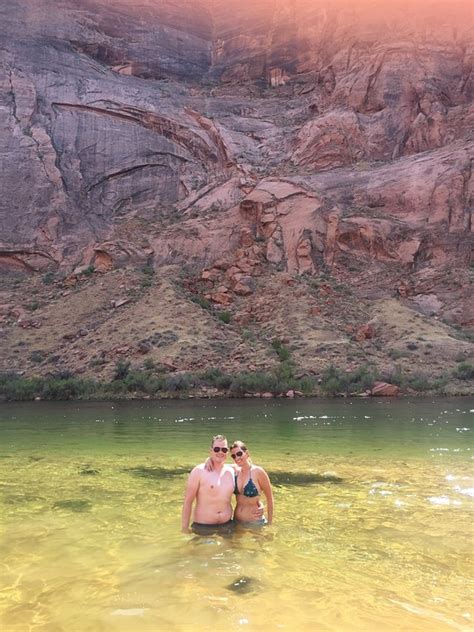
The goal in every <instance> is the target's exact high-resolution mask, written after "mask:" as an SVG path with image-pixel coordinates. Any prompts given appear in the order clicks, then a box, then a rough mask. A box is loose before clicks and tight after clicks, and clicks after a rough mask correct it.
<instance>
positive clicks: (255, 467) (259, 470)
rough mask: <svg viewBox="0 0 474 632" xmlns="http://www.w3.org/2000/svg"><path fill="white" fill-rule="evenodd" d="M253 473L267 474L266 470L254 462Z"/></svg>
mask: <svg viewBox="0 0 474 632" xmlns="http://www.w3.org/2000/svg"><path fill="white" fill-rule="evenodd" d="M252 474H266V472H265V470H264V469H263V467H260V465H255V464H252Z"/></svg>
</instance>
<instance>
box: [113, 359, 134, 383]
mask: <svg viewBox="0 0 474 632" xmlns="http://www.w3.org/2000/svg"><path fill="white" fill-rule="evenodd" d="M129 371H130V362H129V361H126V360H119V361H118V362H117V364H116V365H115V372H114V376H113V378H112V379H113V380H123V379H124V378H126V377H127V374H128V372H129Z"/></svg>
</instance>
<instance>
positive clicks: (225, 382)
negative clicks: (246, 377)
mask: <svg viewBox="0 0 474 632" xmlns="http://www.w3.org/2000/svg"><path fill="white" fill-rule="evenodd" d="M199 378H200V379H201V380H202V381H203V382H204V383H205V384H210V385H211V386H215V387H217V388H221V389H226V388H229V386H230V385H231V384H232V376H231V375H228V374H227V373H224V372H223V371H221V369H219V368H211V369H207V370H206V371H204V372H203V373H201V374H200V375H199Z"/></svg>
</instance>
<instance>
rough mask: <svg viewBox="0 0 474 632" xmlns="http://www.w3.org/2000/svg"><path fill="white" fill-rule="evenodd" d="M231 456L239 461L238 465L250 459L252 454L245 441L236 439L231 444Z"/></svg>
mask: <svg viewBox="0 0 474 632" xmlns="http://www.w3.org/2000/svg"><path fill="white" fill-rule="evenodd" d="M230 456H231V457H232V458H233V460H234V461H235V462H236V463H237V465H239V464H242V463H244V462H245V461H247V460H248V461H250V454H249V451H248V448H247V446H246V445H245V443H244V442H243V441H234V442H233V443H232V445H231V446H230Z"/></svg>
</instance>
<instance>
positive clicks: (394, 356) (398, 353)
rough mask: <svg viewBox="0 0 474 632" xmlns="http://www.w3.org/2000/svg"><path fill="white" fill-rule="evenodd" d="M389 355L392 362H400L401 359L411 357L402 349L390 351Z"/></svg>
mask: <svg viewBox="0 0 474 632" xmlns="http://www.w3.org/2000/svg"><path fill="white" fill-rule="evenodd" d="M388 355H389V357H390V358H392V360H398V359H399V358H406V357H408V356H409V353H408V352H407V351H402V350H401V349H390V350H389V352H388Z"/></svg>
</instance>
